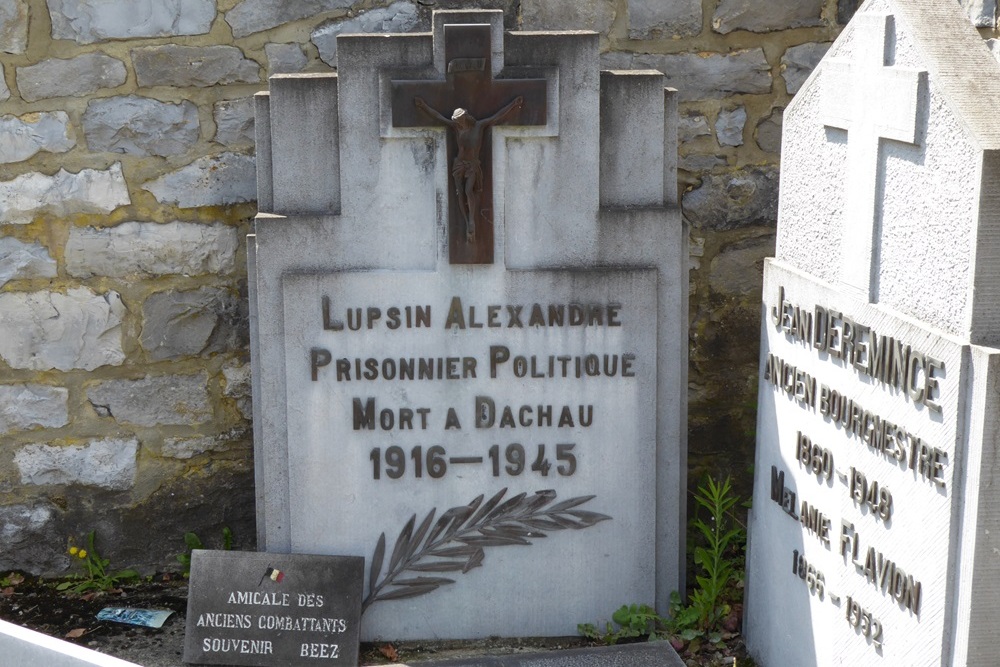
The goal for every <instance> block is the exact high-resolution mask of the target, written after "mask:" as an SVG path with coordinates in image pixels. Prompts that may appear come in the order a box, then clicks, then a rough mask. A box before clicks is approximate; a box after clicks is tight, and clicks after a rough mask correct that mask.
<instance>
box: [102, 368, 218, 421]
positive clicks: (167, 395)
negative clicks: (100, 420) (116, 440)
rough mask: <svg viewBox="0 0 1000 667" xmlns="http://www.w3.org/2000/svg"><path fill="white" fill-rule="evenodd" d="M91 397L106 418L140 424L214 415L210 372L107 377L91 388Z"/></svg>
mask: <svg viewBox="0 0 1000 667" xmlns="http://www.w3.org/2000/svg"><path fill="white" fill-rule="evenodd" d="M87 400H89V401H90V404H91V405H92V406H93V407H94V410H96V411H97V414H99V415H101V416H102V417H114V418H115V420H117V421H118V422H119V423H126V424H135V425H138V426H157V425H170V424H176V425H190V424H197V423H200V422H204V421H207V420H208V419H210V418H211V416H212V406H211V405H210V404H209V402H208V375H207V374H206V373H199V374H197V375H161V376H155V377H153V376H146V377H144V378H142V379H139V380H107V381H105V382H101V383H99V384H96V385H94V386H92V387H90V388H88V389H87Z"/></svg>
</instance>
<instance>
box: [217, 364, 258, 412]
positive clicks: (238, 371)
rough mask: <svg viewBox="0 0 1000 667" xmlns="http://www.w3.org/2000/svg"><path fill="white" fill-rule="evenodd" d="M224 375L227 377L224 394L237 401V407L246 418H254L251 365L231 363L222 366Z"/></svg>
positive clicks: (223, 389)
mask: <svg viewBox="0 0 1000 667" xmlns="http://www.w3.org/2000/svg"><path fill="white" fill-rule="evenodd" d="M222 375H223V377H225V378H226V384H225V386H224V387H223V388H222V395H223V396H227V397H229V398H232V399H234V400H235V401H236V408H237V409H238V410H239V411H240V414H241V415H243V418H244V419H247V420H250V419H252V418H253V412H252V409H253V406H252V404H251V388H252V387H251V383H250V379H251V378H250V365H249V364H238V363H230V364H226V365H225V366H223V367H222Z"/></svg>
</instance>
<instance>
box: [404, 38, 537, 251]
mask: <svg viewBox="0 0 1000 667" xmlns="http://www.w3.org/2000/svg"><path fill="white" fill-rule="evenodd" d="M444 40H445V47H444V51H445V68H446V73H445V79H444V80H443V81H441V80H430V81H393V82H392V124H393V125H394V126H395V127H427V126H432V127H433V126H437V127H440V126H444V127H446V128H448V132H447V151H448V159H449V169H448V185H449V187H448V192H449V194H448V246H449V259H450V262H451V263H452V264H492V263H493V178H492V177H493V160H492V136H491V135H492V133H491V132H490V128H491V127H493V126H494V125H501V124H503V125H544V124H545V122H546V120H545V116H546V82H545V80H544V79H504V78H497V79H494V78H493V71H492V58H491V49H490V26H489V25H485V24H459V25H445V26H444ZM501 77H502V72H501Z"/></svg>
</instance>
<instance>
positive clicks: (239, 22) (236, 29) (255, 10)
mask: <svg viewBox="0 0 1000 667" xmlns="http://www.w3.org/2000/svg"><path fill="white" fill-rule="evenodd" d="M352 4H354V1H353V0H243V1H242V2H240V3H237V5H236V6H235V7H233V8H232V9H231V10H229V11H228V12H226V23H228V24H229V25H230V26H232V28H233V36H234V37H236V38H240V37H246V36H247V35H250V34H253V33H255V32H260V31H261V30H267V29H268V28H273V27H275V26H279V25H282V24H284V23H290V22H292V21H298V20H299V19H304V18H308V17H311V16H315V15H317V14H320V13H322V12H328V11H331V10H334V9H346V8H347V7H350V6H351V5H352Z"/></svg>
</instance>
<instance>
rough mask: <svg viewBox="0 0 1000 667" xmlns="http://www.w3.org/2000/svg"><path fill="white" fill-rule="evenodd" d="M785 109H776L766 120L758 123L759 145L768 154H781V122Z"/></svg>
mask: <svg viewBox="0 0 1000 667" xmlns="http://www.w3.org/2000/svg"><path fill="white" fill-rule="evenodd" d="M784 113H785V110H784V109H774V110H773V111H771V114H770V115H769V116H768V117H767V118H765V119H764V120H762V121H760V122H759V123H757V137H756V138H757V145H758V146H760V149H761V150H762V151H767V152H768V153H780V152H781V120H782V115H783V114H784Z"/></svg>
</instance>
